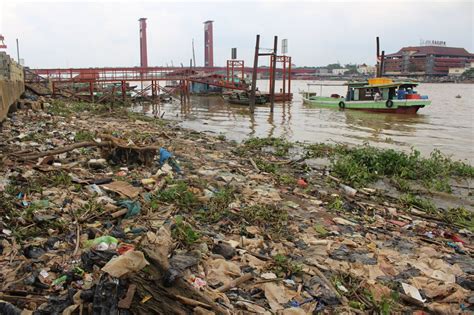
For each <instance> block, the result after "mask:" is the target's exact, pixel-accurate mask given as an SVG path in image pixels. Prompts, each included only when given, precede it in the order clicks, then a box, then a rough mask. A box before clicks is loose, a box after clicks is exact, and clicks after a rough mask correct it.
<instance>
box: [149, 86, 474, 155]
mask: <svg viewBox="0 0 474 315" xmlns="http://www.w3.org/2000/svg"><path fill="white" fill-rule="evenodd" d="M314 82H315V81H293V82H292V92H293V101H292V102H290V103H286V104H281V103H276V104H275V110H274V113H273V114H272V113H271V112H270V107H269V106H258V107H257V108H256V110H255V114H254V115H253V116H252V115H250V113H249V111H248V108H247V107H246V106H239V105H229V104H228V103H226V102H225V101H224V100H223V99H222V98H221V97H218V96H193V97H191V106H190V108H188V109H187V110H185V111H183V110H182V109H181V106H180V105H179V103H177V102H173V103H162V104H161V105H160V114H163V113H164V118H167V119H174V120H179V121H180V124H181V125H182V126H183V127H187V128H192V129H195V130H198V131H205V132H210V133H215V134H223V135H225V136H226V137H227V139H232V140H237V141H242V140H244V139H246V138H248V137H284V138H287V139H288V140H290V141H301V142H310V143H314V142H329V143H331V142H332V143H335V142H337V143H347V144H361V143H364V142H367V143H369V144H371V145H374V146H377V147H383V148H397V149H401V150H405V151H409V150H410V149H411V148H415V149H417V150H419V151H421V152H422V153H423V154H424V155H427V154H429V153H430V152H431V151H433V150H434V149H439V150H440V151H441V152H443V153H445V154H447V155H450V156H452V157H453V158H455V159H461V160H468V161H469V162H470V163H471V164H473V162H474V154H473V153H474V132H473V130H474V128H473V124H474V122H473V113H474V85H471V84H454V83H453V84H429V83H426V84H421V85H420V86H419V87H418V91H419V92H420V94H422V95H429V97H430V99H431V100H432V104H431V106H428V107H426V108H422V109H420V110H419V111H418V114H416V115H403V114H398V115H397V114H383V113H370V112H363V111H351V110H345V111H340V110H337V109H320V108H309V107H307V106H305V105H303V102H302V99H301V95H300V94H299V93H298V92H299V91H303V90H307V89H308V86H307V84H308V83H314ZM319 82H321V81H319ZM323 83H334V84H341V83H343V82H335V81H332V82H323ZM258 86H259V89H260V90H261V91H268V81H258ZM280 86H281V81H277V83H276V88H277V90H279V88H280ZM319 89H320V88H319V87H317V86H311V88H310V90H313V91H316V92H318V94H319V92H320V91H319ZM345 90H346V88H345V87H343V86H334V87H329V86H324V87H323V95H324V94H325V95H329V94H331V93H339V94H342V95H345ZM456 95H461V98H456ZM143 110H144V111H145V112H146V113H151V108H150V107H148V106H146V107H144V108H143Z"/></svg>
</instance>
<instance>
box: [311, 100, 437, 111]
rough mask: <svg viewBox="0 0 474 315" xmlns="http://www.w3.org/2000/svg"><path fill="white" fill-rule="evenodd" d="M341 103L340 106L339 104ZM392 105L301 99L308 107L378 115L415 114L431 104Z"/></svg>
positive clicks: (418, 102)
mask: <svg viewBox="0 0 474 315" xmlns="http://www.w3.org/2000/svg"><path fill="white" fill-rule="evenodd" d="M341 102H343V105H342V104H341V105H342V106H341V105H340V103H341ZM392 102H393V105H392V106H391V107H388V106H387V104H386V101H385V100H381V101H345V100H344V99H342V98H341V99H334V98H329V97H321V98H318V99H308V98H303V103H304V104H306V105H309V106H312V107H313V106H314V107H321V108H336V109H351V110H363V111H370V112H378V113H397V114H415V113H416V112H417V111H418V110H419V109H420V108H423V107H425V106H428V105H430V104H431V101H430V100H426V99H408V100H392Z"/></svg>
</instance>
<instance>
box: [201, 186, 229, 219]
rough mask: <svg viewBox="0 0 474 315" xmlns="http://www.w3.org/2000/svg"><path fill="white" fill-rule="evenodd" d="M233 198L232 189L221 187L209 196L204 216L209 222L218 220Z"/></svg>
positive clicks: (225, 212) (223, 214)
mask: <svg viewBox="0 0 474 315" xmlns="http://www.w3.org/2000/svg"><path fill="white" fill-rule="evenodd" d="M233 200H234V189H233V188H230V187H226V188H223V189H221V190H219V191H218V192H216V193H215V194H214V196H212V197H211V199H210V200H209V203H208V209H207V211H206V212H205V213H206V217H207V219H208V220H209V221H211V222H216V221H219V220H220V219H221V218H222V217H223V216H225V215H226V214H227V212H228V207H229V204H230V203H231V202H232V201H233Z"/></svg>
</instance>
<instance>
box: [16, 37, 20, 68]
mask: <svg viewBox="0 0 474 315" xmlns="http://www.w3.org/2000/svg"><path fill="white" fill-rule="evenodd" d="M16 56H17V61H18V64H20V45H19V44H18V38H17V39H16Z"/></svg>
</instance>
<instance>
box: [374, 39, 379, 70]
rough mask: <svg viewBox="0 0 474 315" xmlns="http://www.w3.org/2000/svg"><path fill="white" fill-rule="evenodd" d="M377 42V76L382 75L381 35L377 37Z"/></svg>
mask: <svg viewBox="0 0 474 315" xmlns="http://www.w3.org/2000/svg"><path fill="white" fill-rule="evenodd" d="M375 42H376V46H377V48H376V49H377V73H376V76H377V77H380V60H379V58H380V40H379V37H378V36H377V37H376V39H375Z"/></svg>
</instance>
